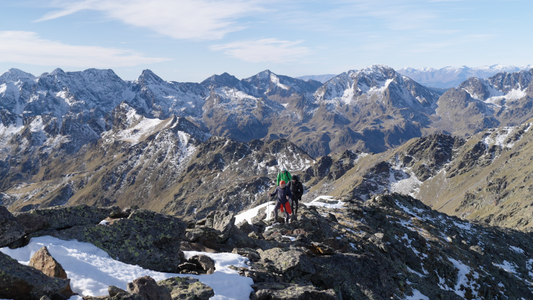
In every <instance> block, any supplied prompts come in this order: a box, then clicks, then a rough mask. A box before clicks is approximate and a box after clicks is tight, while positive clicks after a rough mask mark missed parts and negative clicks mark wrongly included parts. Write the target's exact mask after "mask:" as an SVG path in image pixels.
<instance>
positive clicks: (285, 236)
mask: <svg viewBox="0 0 533 300" xmlns="http://www.w3.org/2000/svg"><path fill="white" fill-rule="evenodd" d="M281 237H283V238H287V239H289V240H291V242H294V241H295V240H296V238H295V237H293V236H288V235H282V236H281Z"/></svg>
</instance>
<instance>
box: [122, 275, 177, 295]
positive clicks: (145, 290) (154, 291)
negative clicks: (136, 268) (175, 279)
mask: <svg viewBox="0 0 533 300" xmlns="http://www.w3.org/2000/svg"><path fill="white" fill-rule="evenodd" d="M128 292H129V293H132V294H137V295H139V296H141V297H143V298H144V299H146V300H172V297H171V296H170V291H169V290H168V289H167V288H166V287H164V286H159V285H158V284H157V282H155V280H154V279H153V278H152V277H150V276H143V277H140V278H137V279H135V280H134V281H133V282H130V283H128Z"/></svg>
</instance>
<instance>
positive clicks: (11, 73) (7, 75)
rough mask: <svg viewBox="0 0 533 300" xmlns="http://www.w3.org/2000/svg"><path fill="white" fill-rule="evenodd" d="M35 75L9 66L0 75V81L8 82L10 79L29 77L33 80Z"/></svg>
mask: <svg viewBox="0 0 533 300" xmlns="http://www.w3.org/2000/svg"><path fill="white" fill-rule="evenodd" d="M35 78H36V77H35V76H33V75H32V74H30V73H26V72H24V71H22V70H19V69H16V68H11V69H9V70H7V71H6V72H4V73H3V74H2V75H0V83H1V82H10V81H16V80H18V79H31V80H34V79H35Z"/></svg>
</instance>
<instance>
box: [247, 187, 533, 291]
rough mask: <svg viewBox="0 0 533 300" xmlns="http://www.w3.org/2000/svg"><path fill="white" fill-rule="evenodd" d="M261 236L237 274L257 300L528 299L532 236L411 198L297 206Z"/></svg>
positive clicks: (387, 198)
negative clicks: (296, 212)
mask: <svg viewBox="0 0 533 300" xmlns="http://www.w3.org/2000/svg"><path fill="white" fill-rule="evenodd" d="M260 233H261V236H264V238H265V239H266V240H265V242H264V243H262V242H256V243H257V245H258V246H259V248H258V249H257V251H256V252H257V254H256V255H258V257H257V258H256V259H253V260H251V268H250V269H245V268H243V269H240V272H241V274H242V275H244V276H250V277H252V278H253V279H254V282H255V285H254V290H255V291H256V292H255V294H254V295H255V296H252V297H257V299H298V297H302V296H301V295H300V294H298V293H295V291H296V290H297V289H300V290H302V287H306V289H308V292H309V293H312V295H316V297H324V299H335V297H337V298H341V297H342V299H389V298H391V297H393V298H394V297H398V298H405V297H409V296H411V297H414V296H415V295H417V296H418V297H421V298H424V296H425V297H428V298H429V299H495V298H499V297H502V296H503V295H505V297H510V298H520V297H525V298H526V299H527V298H528V297H531V296H533V294H532V292H531V291H530V290H529V288H528V287H527V286H528V285H527V283H526V282H527V281H529V280H530V276H531V274H530V271H529V270H530V269H529V268H530V265H531V261H530V260H529V256H528V253H529V252H530V251H533V248H532V247H533V244H532V243H531V239H530V234H526V233H522V232H518V231H512V230H501V229H497V228H493V227H485V226H481V225H477V224H472V223H468V222H465V221H463V220H460V219H458V218H455V217H449V216H446V215H444V214H442V213H439V212H436V211H433V210H431V209H430V208H429V207H428V206H426V205H424V204H422V203H421V202H420V201H418V200H415V199H413V198H411V197H408V196H402V195H399V194H390V195H378V196H375V197H372V198H371V199H370V200H368V201H366V202H362V201H352V202H349V203H345V204H344V207H343V208H338V209H334V210H331V209H327V208H322V207H320V206H316V207H313V206H309V207H305V206H304V207H302V209H301V214H300V216H299V217H298V219H297V221H295V222H292V223H291V224H285V225H275V226H271V227H268V229H267V230H266V231H265V232H260ZM258 236H259V235H258ZM246 252H248V253H253V251H250V250H247V251H245V250H241V251H240V253H246ZM252 256H253V254H252ZM354 274H357V276H354ZM303 290H305V289H303ZM303 290H302V293H303ZM329 291H335V292H333V294H331V292H329ZM289 295H292V296H289ZM421 295H424V296H421ZM302 299H303V298H302Z"/></svg>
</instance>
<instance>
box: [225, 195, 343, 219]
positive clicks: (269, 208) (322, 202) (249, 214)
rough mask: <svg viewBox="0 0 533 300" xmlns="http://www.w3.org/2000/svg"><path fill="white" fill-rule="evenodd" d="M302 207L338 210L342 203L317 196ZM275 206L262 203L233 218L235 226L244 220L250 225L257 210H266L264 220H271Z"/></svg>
mask: <svg viewBox="0 0 533 300" xmlns="http://www.w3.org/2000/svg"><path fill="white" fill-rule="evenodd" d="M301 204H303V205H306V206H321V207H325V208H329V209H339V208H344V202H342V201H340V200H338V199H336V198H335V197H332V196H318V197H317V198H315V199H314V200H313V201H311V202H308V203H303V202H302V203H301ZM275 205H276V202H274V201H269V202H267V203H264V204H261V205H258V206H256V207H254V208H251V209H249V210H247V211H244V212H242V213H240V214H238V215H236V216H235V224H239V223H241V222H242V221H244V220H246V221H248V223H250V224H251V223H252V219H253V218H254V217H255V216H257V215H258V214H259V210H261V209H263V208H265V209H266V211H265V212H266V214H267V217H266V219H267V220H269V219H270V218H272V212H273V210H274V207H275Z"/></svg>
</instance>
